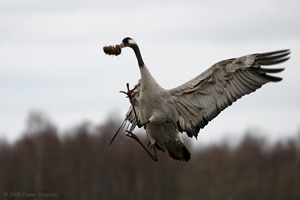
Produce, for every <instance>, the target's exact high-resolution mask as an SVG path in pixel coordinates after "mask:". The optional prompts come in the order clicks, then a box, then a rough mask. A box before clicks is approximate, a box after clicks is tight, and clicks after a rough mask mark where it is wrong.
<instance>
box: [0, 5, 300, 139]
mask: <svg viewBox="0 0 300 200" xmlns="http://www.w3.org/2000/svg"><path fill="white" fill-rule="evenodd" d="M299 7H300V1H298V0H294V1H293V0H285V1H279V0H272V1H271V0H270V1H267V0H259V1H247V2H245V1H198V0H197V1H174V0H172V1H145V2H144V1H101V0H90V1H80V0H76V1H74V0H72V1H71V0H43V1H40V0H26V1H24V0H2V1H0V95H1V96H0V138H2V139H3V138H6V139H7V140H8V141H14V140H15V139H17V138H19V137H20V135H21V134H22V132H23V131H24V129H25V120H26V118H27V116H28V113H29V112H30V111H33V110H38V111H42V112H44V113H46V115H47V116H48V117H49V118H50V119H51V120H52V121H53V123H54V124H57V125H58V126H59V129H60V131H62V132H63V131H64V130H66V129H68V128H70V127H72V126H73V125H74V124H78V123H80V122H82V121H83V120H88V121H91V122H92V123H101V122H104V121H105V119H106V117H107V116H109V115H110V116H116V117H122V116H123V115H125V113H126V111H127V109H128V107H129V102H128V100H127V99H126V98H125V96H124V95H122V94H120V93H118V91H120V90H124V89H125V84H126V83H127V82H129V83H130V84H131V85H134V84H135V83H136V82H137V80H138V79H139V70H138V66H137V61H136V58H135V57H134V53H133V51H132V50H131V49H124V50H123V52H122V54H121V55H120V56H118V57H112V56H107V55H105V54H104V53H103V51H102V47H103V46H104V45H114V44H118V43H120V42H121V41H122V39H123V38H124V37H126V36H130V37H132V38H134V39H135V40H136V41H137V43H138V44H139V46H140V49H141V52H142V56H143V58H144V61H145V63H146V65H147V66H148V68H149V69H150V71H151V73H152V75H153V76H154V77H155V78H156V80H157V81H158V82H159V83H160V84H161V86H162V87H164V88H166V89H170V88H173V87H176V86H178V85H180V84H182V83H184V82H186V81H188V80H190V79H191V78H193V77H195V76H197V75H198V74H200V73H201V72H203V71H204V70H205V69H207V68H208V67H210V66H211V65H213V64H214V63H216V62H218V61H220V60H223V59H227V58H232V57H239V56H243V55H247V54H251V53H259V52H266V51H273V50H279V49H286V48H290V49H291V51H292V54H291V59H290V60H289V61H288V62H286V63H284V64H281V65H278V66H277V67H285V68H286V70H285V71H284V72H282V73H281V74H279V76H281V77H283V78H284V79H283V81H282V82H279V83H269V84H267V85H265V86H263V87H262V88H261V89H259V90H258V91H256V92H255V93H253V94H251V95H248V96H245V97H243V98H242V99H240V100H238V102H236V103H234V104H233V106H231V107H229V108H227V109H226V110H225V111H224V112H222V113H221V114H220V115H219V116H218V117H217V118H216V119H214V120H213V121H212V122H210V123H209V125H208V126H207V127H205V129H204V130H201V132H202V134H200V136H199V138H198V140H199V142H200V143H201V142H211V141H218V140H221V139H223V138H224V136H227V135H228V134H230V135H231V136H232V135H233V136H234V135H235V134H240V133H241V132H244V131H246V130H249V129H251V130H258V132H257V133H258V134H260V136H268V137H269V138H270V139H273V140H274V139H278V138H284V137H286V136H290V135H293V134H296V132H299V130H300V79H299V77H298V76H299V75H300V56H299V54H300V22H299V19H300V12H299Z"/></svg>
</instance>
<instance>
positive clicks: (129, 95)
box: [120, 83, 150, 128]
mask: <svg viewBox="0 0 300 200" xmlns="http://www.w3.org/2000/svg"><path fill="white" fill-rule="evenodd" d="M126 87H127V92H125V91H120V92H121V93H123V94H126V95H127V97H128V98H129V101H130V104H131V106H132V108H133V113H134V116H135V119H136V122H137V126H138V127H139V128H141V127H143V126H145V125H146V124H148V123H149V122H150V120H148V121H147V122H145V123H141V122H140V120H139V119H138V117H137V114H136V110H135V107H134V104H133V100H132V93H133V91H134V90H135V89H136V88H137V85H136V86H135V87H134V88H133V89H129V83H126Z"/></svg>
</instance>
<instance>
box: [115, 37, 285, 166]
mask: <svg viewBox="0 0 300 200" xmlns="http://www.w3.org/2000/svg"><path fill="white" fill-rule="evenodd" d="M133 44H135V42H134V43H133ZM135 45H136V44H135ZM136 46H137V45H136ZM130 47H132V46H130ZM132 48H133V49H134V50H135V52H136V49H135V48H136V47H135V46H133V47H132ZM137 50H138V52H136V55H138V54H140V52H139V49H138V48H137ZM289 54H290V51H289V50H280V51H274V52H268V53H261V54H251V55H247V56H242V57H239V58H233V59H228V60H223V61H220V62H218V63H216V64H214V65H213V66H212V67H210V68H208V69H207V70H206V71H204V72H203V73H202V74H200V75H199V76H197V77H195V78H194V79H192V80H190V81H188V82H186V83H184V84H182V85H180V86H178V87H176V88H174V89H171V90H165V89H163V88H161V87H160V86H159V85H158V84H157V83H156V81H155V80H154V79H153V77H152V76H151V75H150V73H149V71H148V69H147V68H146V66H145V65H144V62H143V61H142V59H141V57H140V58H139V57H138V56H137V58H138V61H139V63H142V66H141V65H140V71H141V80H140V81H139V82H138V84H137V87H136V89H135V90H134V92H133V95H132V99H133V106H134V107H135V109H136V112H137V118H138V120H139V121H141V122H145V121H147V120H149V122H150V123H149V124H147V125H146V126H145V129H146V131H147V135H148V137H149V139H150V141H151V142H152V144H156V145H159V147H161V148H162V149H165V150H168V151H169V155H170V156H171V157H173V158H175V159H178V160H186V161H188V160H189V155H187V154H189V152H188V150H187V149H186V148H185V147H184V145H183V142H182V140H181V139H180V138H179V137H178V136H177V132H186V134H187V135H188V136H189V137H196V138H197V136H198V133H199V131H200V129H203V128H204V127H205V126H206V125H207V124H208V122H209V121H211V120H212V119H214V118H215V117H216V116H217V115H218V114H219V113H220V112H221V111H222V110H224V109H225V108H227V107H228V106H230V105H231V104H232V103H233V102H235V101H236V100H237V99H239V98H241V97H242V96H244V95H246V94H250V93H251V92H254V91H255V90H257V89H258V88H260V87H261V86H262V85H264V84H266V83H268V82H277V81H280V80H282V79H281V78H279V77H276V76H273V74H274V73H278V72H281V71H282V70H284V68H262V67H261V66H264V65H265V66H268V65H274V64H278V63H282V62H284V61H286V60H288V59H289V57H288V55H289ZM145 88H146V89H145ZM154 101H155V102H154ZM127 122H128V123H130V124H131V126H128V127H126V128H124V127H125V125H124V124H125V123H127ZM137 124H138V121H137V119H136V117H135V115H134V112H133V107H132V106H131V107H130V108H129V110H128V112H127V114H126V118H125V120H124V122H123V124H122V127H121V129H123V131H124V130H129V131H133V130H134V128H135V127H136V125H137ZM121 129H119V130H118V132H119V131H121ZM157 132H159V133H157ZM116 134H117V133H116ZM166 135H168V137H166ZM163 138H164V139H163ZM176 148H177V149H180V150H178V151H177V149H176ZM180 151H184V153H182V152H180ZM185 156H186V157H185Z"/></svg>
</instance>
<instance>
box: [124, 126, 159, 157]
mask: <svg viewBox="0 0 300 200" xmlns="http://www.w3.org/2000/svg"><path fill="white" fill-rule="evenodd" d="M126 136H128V137H130V138H132V139H134V140H135V141H137V142H138V143H139V144H140V145H141V146H142V147H143V149H144V150H145V151H146V152H147V154H148V155H149V156H150V157H151V158H152V160H154V161H157V160H158V159H157V154H156V149H155V146H154V145H153V151H154V155H153V154H152V153H151V152H150V151H149V150H148V149H147V148H146V147H145V146H144V145H143V143H142V142H141V141H140V139H139V138H138V137H137V136H136V135H135V134H133V133H132V132H130V131H127V133H126Z"/></svg>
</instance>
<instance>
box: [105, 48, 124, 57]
mask: <svg viewBox="0 0 300 200" xmlns="http://www.w3.org/2000/svg"><path fill="white" fill-rule="evenodd" d="M103 51H104V53H106V54H108V55H115V56H117V55H120V54H121V52H122V50H121V46H120V45H115V46H104V47H103Z"/></svg>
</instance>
